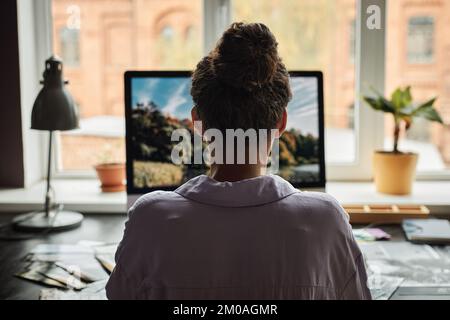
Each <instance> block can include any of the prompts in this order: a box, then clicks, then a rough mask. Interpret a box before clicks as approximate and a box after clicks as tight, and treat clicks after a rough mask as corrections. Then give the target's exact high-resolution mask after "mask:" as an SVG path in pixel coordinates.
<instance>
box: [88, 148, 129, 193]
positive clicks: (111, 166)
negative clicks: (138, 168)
mask: <svg viewBox="0 0 450 320" xmlns="http://www.w3.org/2000/svg"><path fill="white" fill-rule="evenodd" d="M111 149H112V147H111V146H110V145H106V147H105V150H104V151H103V152H102V153H101V154H100V158H99V163H98V164H97V165H96V166H95V167H94V168H95V171H96V172H97V177H98V178H99V180H100V182H101V189H102V191H103V192H120V191H124V190H125V164H124V163H123V162H119V161H115V160H114V157H113V156H112V150H111Z"/></svg>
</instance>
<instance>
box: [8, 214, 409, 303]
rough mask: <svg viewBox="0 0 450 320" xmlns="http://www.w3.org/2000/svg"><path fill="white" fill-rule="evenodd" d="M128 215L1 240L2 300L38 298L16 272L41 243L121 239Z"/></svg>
mask: <svg viewBox="0 0 450 320" xmlns="http://www.w3.org/2000/svg"><path fill="white" fill-rule="evenodd" d="M12 217H13V215H5V214H3V215H1V216H0V223H3V222H7V221H9V220H10V219H11V218H12ZM125 220H126V216H125V215H120V216H118V215H104V214H102V215H88V216H86V217H85V220H84V221H83V224H82V226H81V227H80V228H78V229H75V230H71V231H67V232H63V233H54V234H50V235H46V236H42V237H40V238H36V239H32V240H25V241H2V240H0V284H1V285H0V300H4V299H28V300H29V299H38V297H39V292H40V290H41V289H43V288H44V287H43V286H41V285H38V284H35V283H33V282H30V281H26V280H23V279H19V278H16V277H14V276H13V274H14V273H16V272H18V271H19V270H21V269H22V265H23V263H24V262H23V261H22V259H23V257H24V256H25V255H26V254H27V253H29V251H30V250H31V249H33V248H34V247H35V246H36V245H38V244H41V243H55V244H63V243H67V244H73V243H76V242H78V241H80V240H92V241H104V242H118V241H120V239H121V238H122V234H123V228H124V222H125ZM383 229H384V230H385V231H386V232H388V233H390V234H391V235H392V237H393V238H392V240H394V241H402V240H404V236H403V232H402V230H401V229H400V227H399V226H385V227H383Z"/></svg>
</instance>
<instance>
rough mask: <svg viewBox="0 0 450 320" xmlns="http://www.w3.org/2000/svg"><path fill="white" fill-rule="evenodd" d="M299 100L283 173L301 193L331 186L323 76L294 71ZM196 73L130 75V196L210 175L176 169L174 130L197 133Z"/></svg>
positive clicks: (291, 117)
mask: <svg viewBox="0 0 450 320" xmlns="http://www.w3.org/2000/svg"><path fill="white" fill-rule="evenodd" d="M290 77H291V80H290V81H291V88H292V94H293V98H292V101H291V102H290V103H289V105H288V108H287V111H288V123H287V129H286V132H285V133H284V134H283V136H282V137H281V138H280V140H279V151H280V152H279V154H280V156H279V171H278V172H277V174H279V175H280V176H282V177H283V178H285V179H286V180H288V181H289V182H291V183H292V185H294V186H295V187H298V188H308V189H310V188H324V187H325V159H324V124H323V77H322V73H321V72H313V71H308V72H305V71H292V72H290ZM190 87H191V73H190V72H186V71H128V72H126V73H125V106H126V150H127V192H128V194H129V195H141V194H144V193H147V192H150V191H154V190H174V189H175V188H177V187H178V186H179V185H181V184H183V183H184V182H186V181H187V180H189V179H191V178H193V177H195V176H197V175H199V174H203V173H205V172H206V171H207V167H205V166H204V165H185V164H180V165H177V164H174V163H173V161H172V158H171V153H172V149H173V146H174V142H172V141H171V134H172V132H173V130H175V129H179V128H185V129H187V130H189V132H192V128H193V126H192V122H191V120H190V119H191V108H192V106H193V101H192V97H191V95H190Z"/></svg>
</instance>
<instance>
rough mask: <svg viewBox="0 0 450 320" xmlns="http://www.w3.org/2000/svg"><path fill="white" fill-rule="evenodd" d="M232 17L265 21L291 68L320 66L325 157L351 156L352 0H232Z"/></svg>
mask: <svg viewBox="0 0 450 320" xmlns="http://www.w3.org/2000/svg"><path fill="white" fill-rule="evenodd" d="M232 5H233V7H232V17H233V20H235V21H258V22H263V23H265V24H266V25H267V26H268V27H269V28H270V29H271V30H272V31H273V33H274V34H275V36H276V38H277V40H278V42H279V51H280V55H281V57H282V58H283V60H284V62H285V63H286V66H287V68H288V69H290V70H322V71H323V72H324V81H325V109H326V110H325V122H326V144H327V145H326V148H327V161H328V162H334V163H349V162H353V161H354V160H355V152H356V150H355V127H354V119H353V117H354V105H355V65H354V63H353V61H354V60H353V59H354V50H355V46H354V41H355V33H354V28H353V26H354V24H355V21H356V20H355V16H356V0H346V1H342V0H339V1H329V0H288V1H274V0H234V1H233V2H232Z"/></svg>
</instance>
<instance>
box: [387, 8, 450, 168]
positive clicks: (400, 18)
mask: <svg viewBox="0 0 450 320" xmlns="http://www.w3.org/2000/svg"><path fill="white" fill-rule="evenodd" d="M387 12H388V17H387V40H386V50H387V51H386V57H387V59H386V93H391V92H392V91H393V90H395V88H397V87H398V86H403V87H404V86H411V88H412V94H413V98H414V99H415V101H416V102H425V101H426V100H429V99H431V98H433V97H438V100H437V102H436V107H437V109H438V110H439V111H440V113H441V115H442V117H443V119H444V121H445V122H446V123H449V122H450V75H449V73H448V71H447V70H449V69H450V54H449V48H450V37H448V36H447V35H448V32H449V31H450V29H449V25H448V23H447V22H445V23H442V24H439V23H438V22H439V21H449V19H450V1H448V0H445V1H440V2H431V1H427V0H417V1H414V2H412V1H407V0H396V1H388V11H387ZM392 126H393V123H392V119H390V118H386V120H385V136H386V139H385V147H386V149H391V148H392V135H393V134H392ZM400 149H401V150H402V151H413V152H417V153H418V154H419V163H418V173H419V175H424V174H427V175H428V174H433V172H434V173H440V174H442V172H443V170H448V169H450V128H449V127H445V126H441V125H438V124H433V123H430V122H427V121H425V120H421V119H416V120H415V121H414V124H413V125H412V127H411V129H410V130H409V132H408V133H407V135H406V136H404V137H402V139H401V141H400Z"/></svg>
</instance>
